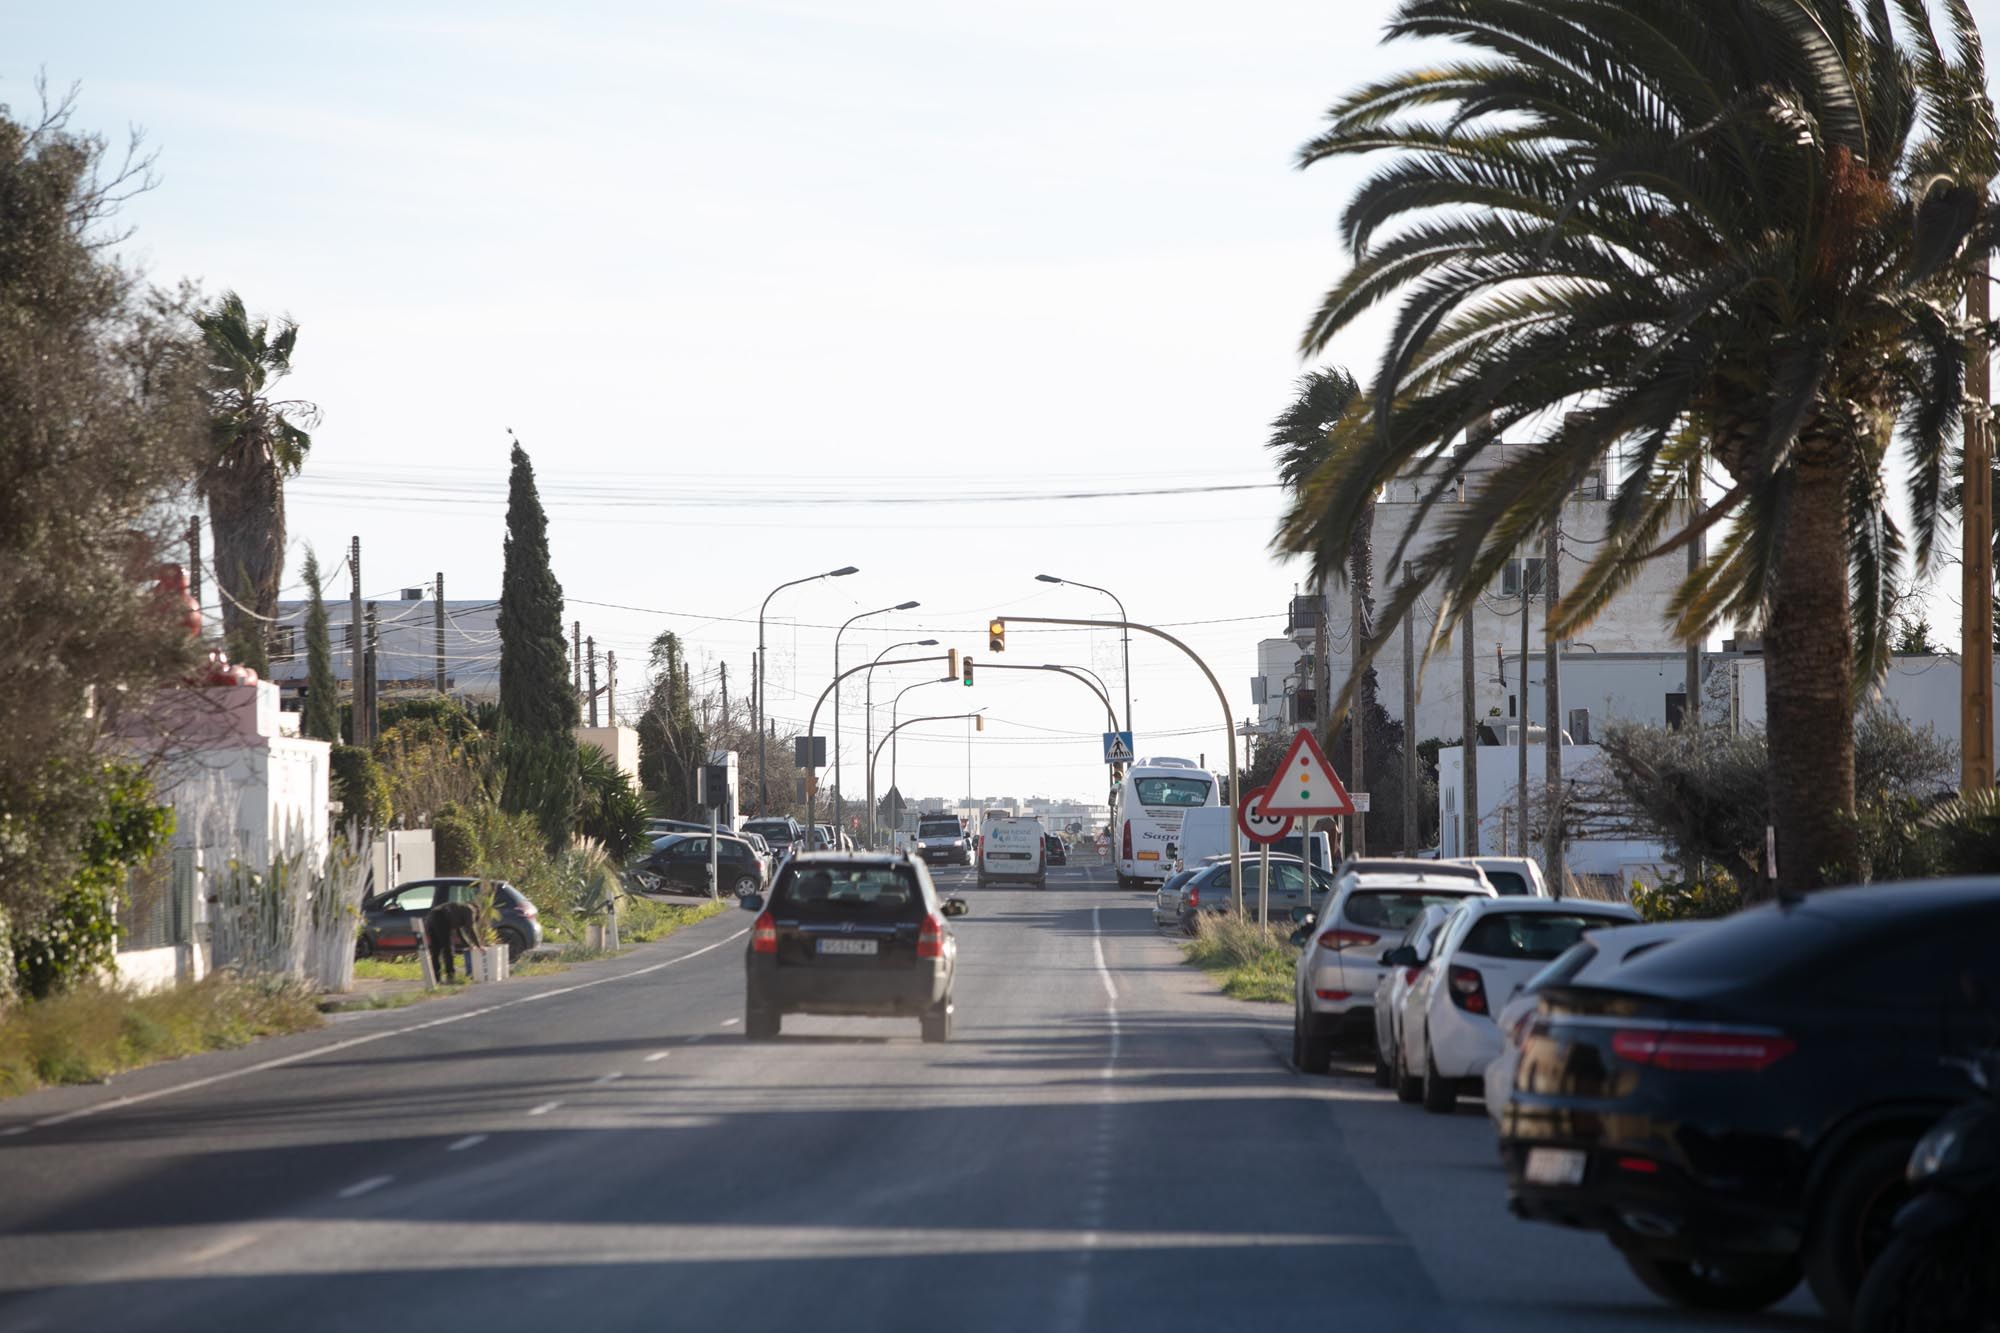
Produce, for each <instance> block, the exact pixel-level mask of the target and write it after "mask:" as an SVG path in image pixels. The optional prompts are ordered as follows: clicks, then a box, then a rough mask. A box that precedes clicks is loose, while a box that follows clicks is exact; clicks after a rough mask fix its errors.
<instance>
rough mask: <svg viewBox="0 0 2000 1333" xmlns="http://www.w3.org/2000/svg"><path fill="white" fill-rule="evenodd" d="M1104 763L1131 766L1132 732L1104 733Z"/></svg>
mask: <svg viewBox="0 0 2000 1333" xmlns="http://www.w3.org/2000/svg"><path fill="white" fill-rule="evenodd" d="M1104 762H1105V763H1107V764H1129V763H1131V762H1132V733H1131V732H1129V731H1107V732H1105V733H1104Z"/></svg>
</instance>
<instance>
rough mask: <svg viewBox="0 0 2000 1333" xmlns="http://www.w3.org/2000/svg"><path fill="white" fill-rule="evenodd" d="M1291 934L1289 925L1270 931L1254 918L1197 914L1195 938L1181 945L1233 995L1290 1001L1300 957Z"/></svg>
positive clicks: (1225, 991)
mask: <svg viewBox="0 0 2000 1333" xmlns="http://www.w3.org/2000/svg"><path fill="white" fill-rule="evenodd" d="M1291 933H1292V932H1291V928H1290V927H1289V926H1286V927H1278V926H1273V927H1270V928H1268V929H1267V928H1265V927H1262V926H1259V925H1258V924H1257V923H1256V922H1254V921H1243V920H1239V919H1237V918H1235V917H1227V916H1225V917H1215V916H1209V915H1207V914H1206V913H1204V914H1202V915H1199V916H1197V917H1196V918H1195V937H1194V938H1193V939H1192V940H1190V941H1188V942H1187V943H1186V944H1184V945H1182V946H1181V948H1182V950H1183V951H1184V952H1185V953H1186V954H1187V960H1188V961H1189V962H1190V963H1193V964H1194V965H1195V966H1196V967H1198V968H1200V969H1201V970H1202V971H1204V972H1206V973H1208V974H1209V975H1210V976H1212V977H1214V978H1215V979H1216V981H1217V982H1218V983H1220V985H1221V987H1222V993H1223V994H1224V995H1227V996H1228V997H1229V998H1230V999H1232V1000H1256V1001H1262V1002H1264V1003H1269V1004H1288V1003H1290V1002H1291V999H1292V978H1293V968H1294V965H1295V964H1296V963H1297V961H1298V957H1299V950H1298V946H1297V945H1295V944H1293V943H1292V942H1291V938H1290V936H1291Z"/></svg>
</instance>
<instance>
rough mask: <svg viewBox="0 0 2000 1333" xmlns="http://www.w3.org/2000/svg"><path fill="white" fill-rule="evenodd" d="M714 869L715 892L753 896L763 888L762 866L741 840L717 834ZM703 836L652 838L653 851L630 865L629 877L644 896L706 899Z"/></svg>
mask: <svg viewBox="0 0 2000 1333" xmlns="http://www.w3.org/2000/svg"><path fill="white" fill-rule="evenodd" d="M714 841H715V844H716V848H715V863H716V869H717V870H718V871H720V872H721V875H722V886H721V888H720V890H719V892H723V893H734V894H737V895H739V896H740V895H742V894H744V893H755V892H756V891H757V890H758V889H761V888H763V887H764V863H763V861H762V860H760V859H759V858H758V856H757V852H756V849H754V848H753V847H751V846H750V844H749V843H747V842H745V841H743V840H742V839H741V838H731V837H728V836H726V835H721V834H718V835H717V836H716V838H715V839H714ZM708 844H709V836H708V834H707V833H698V834H697V833H669V834H668V835H667V836H665V837H664V838H659V839H656V840H655V841H654V843H653V849H652V850H651V851H650V852H648V853H647V854H646V855H645V856H644V857H643V858H641V859H640V860H638V861H635V862H633V863H632V878H633V879H634V880H636V881H637V882H638V884H639V887H640V888H641V889H642V890H644V891H646V892H648V893H698V894H701V895H703V896H706V895H707V894H708V892H709V885H708V857H709V851H708Z"/></svg>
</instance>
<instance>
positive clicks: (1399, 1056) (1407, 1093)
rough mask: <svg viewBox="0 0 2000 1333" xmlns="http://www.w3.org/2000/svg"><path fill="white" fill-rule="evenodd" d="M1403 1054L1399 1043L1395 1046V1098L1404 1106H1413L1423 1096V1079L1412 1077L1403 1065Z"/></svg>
mask: <svg viewBox="0 0 2000 1333" xmlns="http://www.w3.org/2000/svg"><path fill="white" fill-rule="evenodd" d="M1403 1062H1404V1055H1403V1048H1402V1046H1401V1045H1398V1046H1397V1047H1396V1080H1395V1081H1396V1100H1397V1101H1399V1102H1402V1103H1403V1104H1404V1105H1405V1106H1414V1105H1416V1104H1417V1103H1418V1102H1420V1101H1422V1100H1423V1098H1424V1081H1423V1080H1422V1079H1420V1078H1412V1077H1411V1076H1410V1073H1409V1071H1408V1070H1407V1069H1405V1068H1404V1067H1403Z"/></svg>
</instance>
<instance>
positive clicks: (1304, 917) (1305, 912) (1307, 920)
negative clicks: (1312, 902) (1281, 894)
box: [1292, 907, 1319, 926]
mask: <svg viewBox="0 0 2000 1333" xmlns="http://www.w3.org/2000/svg"><path fill="white" fill-rule="evenodd" d="M1318 922H1319V913H1317V912H1315V911H1313V910H1312V909H1311V908H1310V907H1294V908H1293V909H1292V923H1293V924H1294V925H1299V926H1311V925H1316V924H1318Z"/></svg>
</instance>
